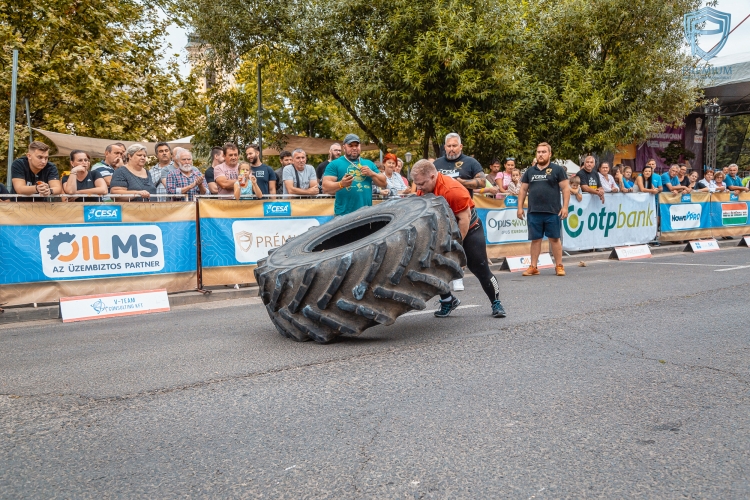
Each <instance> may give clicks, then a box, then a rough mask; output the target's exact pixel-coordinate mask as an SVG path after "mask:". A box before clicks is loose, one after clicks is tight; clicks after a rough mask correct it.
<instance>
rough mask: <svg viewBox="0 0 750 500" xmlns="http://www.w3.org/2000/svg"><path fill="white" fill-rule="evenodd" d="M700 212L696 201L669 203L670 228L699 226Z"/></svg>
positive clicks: (693, 227) (700, 209) (701, 211)
mask: <svg viewBox="0 0 750 500" xmlns="http://www.w3.org/2000/svg"><path fill="white" fill-rule="evenodd" d="M702 213H703V210H702V208H701V205H700V204H698V203H689V204H686V205H669V223H670V225H671V226H672V229H695V228H697V227H700V226H701V214H702Z"/></svg>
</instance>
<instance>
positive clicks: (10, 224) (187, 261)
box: [0, 193, 750, 305]
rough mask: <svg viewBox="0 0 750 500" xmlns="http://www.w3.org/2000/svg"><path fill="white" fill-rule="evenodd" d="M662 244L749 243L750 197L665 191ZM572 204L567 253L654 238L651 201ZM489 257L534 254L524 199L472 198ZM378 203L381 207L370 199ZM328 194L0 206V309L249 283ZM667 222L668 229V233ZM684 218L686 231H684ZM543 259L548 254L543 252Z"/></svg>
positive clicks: (329, 208)
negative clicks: (521, 215)
mask: <svg viewBox="0 0 750 500" xmlns="http://www.w3.org/2000/svg"><path fill="white" fill-rule="evenodd" d="M659 199H660V208H661V215H662V225H663V227H662V239H665V240H667V241H669V240H685V239H692V238H703V237H711V236H740V235H744V234H750V223H749V221H748V202H750V194H740V195H734V194H729V193H719V194H708V193H692V194H691V195H690V197H689V198H688V197H687V196H680V195H669V194H662V195H661V196H660V197H659ZM605 200H606V201H605V203H604V204H602V203H601V202H600V201H599V198H598V197H596V196H590V195H584V196H583V200H582V201H581V202H578V201H577V200H575V198H574V199H573V200H572V201H571V202H570V205H569V213H570V215H569V217H568V219H567V220H566V221H564V222H563V232H562V236H563V248H565V249H566V250H587V249H591V248H605V247H612V246H622V245H631V244H640V243H647V242H649V241H651V240H653V238H654V237H655V235H656V229H657V227H656V206H655V201H654V200H655V196H653V195H649V194H646V193H636V194H609V195H607V196H606V197H605ZM474 202H475V204H476V208H477V214H478V215H479V217H480V218H481V220H482V223H483V225H484V228H485V234H486V242H487V253H488V256H489V257H490V258H495V259H497V258H501V257H507V256H514V255H525V254H528V251H529V250H528V249H529V246H528V245H529V244H528V240H527V229H526V221H525V220H520V219H518V218H517V207H518V199H517V198H516V197H513V196H507V197H505V198H504V199H494V198H486V197H475V199H474ZM375 203H379V201H375ZM333 205H334V200H333V198H331V197H310V198H297V199H291V198H277V199H273V198H269V199H261V200H241V201H237V200H233V199H218V198H215V197H197V199H196V201H195V202H160V203H117V202H107V203H39V202H37V203H0V266H1V268H2V274H0V304H7V305H20V304H29V303H40V302H55V301H58V300H59V299H60V297H65V296H74V295H93V294H99V293H111V292H127V291H134V290H143V289H154V288H166V289H167V291H169V292H177V291H184V290H191V289H195V288H202V287H203V286H217V285H233V284H237V283H254V282H255V278H254V275H253V269H254V268H255V267H256V264H257V262H258V260H260V259H262V258H263V257H265V256H267V255H268V252H269V250H272V249H274V248H277V247H279V246H281V245H283V244H284V243H285V242H286V240H288V239H289V238H291V237H294V236H297V235H299V234H301V233H303V232H304V231H306V230H307V229H309V228H310V227H313V226H317V225H320V224H324V223H325V222H327V221H329V220H330V219H332V218H333ZM665 219H666V225H665ZM688 221H689V224H688ZM543 251H548V249H547V248H546V242H545V248H544V249H543Z"/></svg>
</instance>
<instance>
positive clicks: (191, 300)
mask: <svg viewBox="0 0 750 500" xmlns="http://www.w3.org/2000/svg"><path fill="white" fill-rule="evenodd" d="M718 242H719V246H720V247H721V248H734V247H736V246H737V245H738V244H739V240H738V239H736V238H735V239H733V240H718ZM685 247H686V244H684V243H679V244H676V243H662V244H661V246H659V247H651V253H652V254H653V255H665V254H673V253H679V252H682V251H683V250H684V249H685ZM610 253H611V249H610V250H603V251H596V252H591V251H584V252H573V253H571V254H570V255H564V256H563V262H564V263H566V264H573V263H576V262H581V261H584V262H586V261H592V260H602V259H607V258H608V257H609V255H610ZM502 263H503V259H495V260H493V261H492V263H491V264H490V269H492V271H500V266H501V265H502ZM466 272H467V274H469V271H468V270H466ZM257 295H258V287H257V286H254V285H253V286H248V287H242V288H239V289H236V288H233V287H231V288H230V287H212V289H211V293H209V294H204V293H201V292H198V291H187V292H178V293H173V294H170V295H169V305H170V306H171V307H175V306H184V305H189V304H201V303H205V302H216V301H219V300H230V299H239V298H250V297H257ZM3 309H4V310H5V312H3V313H0V325H3V324H7V323H23V322H26V321H38V320H45V319H59V318H60V308H59V306H58V305H57V304H56V303H55V304H49V303H48V304H42V305H39V304H38V305H37V307H33V306H30V305H24V306H11V307H5V308H3Z"/></svg>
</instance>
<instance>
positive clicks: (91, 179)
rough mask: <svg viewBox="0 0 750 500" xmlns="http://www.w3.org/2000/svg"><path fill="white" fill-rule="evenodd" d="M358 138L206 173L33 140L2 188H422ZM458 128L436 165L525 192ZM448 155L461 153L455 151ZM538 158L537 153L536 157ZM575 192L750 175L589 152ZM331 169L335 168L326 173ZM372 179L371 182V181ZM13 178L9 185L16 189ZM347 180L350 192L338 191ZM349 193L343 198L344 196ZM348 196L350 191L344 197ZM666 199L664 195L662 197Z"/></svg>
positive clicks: (214, 160) (130, 150)
mask: <svg viewBox="0 0 750 500" xmlns="http://www.w3.org/2000/svg"><path fill="white" fill-rule="evenodd" d="M359 146H360V140H359V137H357V136H356V135H355V134H349V135H347V136H346V138H345V139H344V141H342V144H339V143H335V144H333V145H332V146H331V147H330V149H329V154H328V158H327V159H326V160H325V161H323V162H321V163H320V164H319V165H317V167H313V165H311V164H309V163H308V156H307V154H306V152H305V151H304V150H303V149H295V150H294V151H291V152H289V151H281V153H280V154H279V161H280V163H281V167H279V168H278V169H276V170H274V169H273V168H271V167H270V166H269V165H267V164H265V163H263V161H262V158H261V152H260V148H259V147H258V146H257V145H255V144H250V145H248V146H247V147H246V148H245V151H244V153H245V154H244V159H241V155H240V148H239V147H238V146H236V145H235V144H232V143H227V144H224V146H223V147H214V148H212V149H211V152H210V155H209V165H208V168H207V169H206V171H205V173H203V172H201V171H200V170H199V169H198V168H197V167H196V166H194V165H193V156H192V153H191V152H190V151H189V150H187V149H184V148H179V147H177V148H174V149H172V148H171V147H170V146H169V144H167V143H166V142H159V143H157V144H156V147H155V153H156V161H157V163H156V164H155V165H154V166H152V167H151V168H150V169H147V168H146V164H147V161H148V152H147V150H146V147H145V146H143V145H141V144H138V143H136V144H132V145H131V146H129V147H126V146H125V145H124V144H122V143H114V144H110V145H109V146H107V148H106V150H105V152H104V158H102V159H101V161H99V162H97V163H96V164H94V165H91V158H90V157H89V154H88V153H86V152H85V151H80V150H74V151H72V152H71V153H70V157H69V162H70V169H69V173H66V174H67V175H64V176H63V177H62V179H60V178H59V174H58V169H57V167H56V166H55V165H54V164H52V163H50V161H49V152H50V148H49V146H47V145H46V144H44V143H42V142H32V143H31V144H30V145H29V148H28V151H27V153H26V154H25V155H24V156H21V157H20V158H18V159H16V160H15V161H14V162H13V164H12V166H11V182H12V185H11V186H8V187H6V186H5V185H3V184H0V195H9V194H18V195H38V196H41V197H45V198H46V197H52V196H62V195H65V196H63V199H64V200H66V201H84V200H85V199H88V201H96V200H99V199H103V200H111V199H118V198H120V199H122V198H128V199H130V200H131V201H144V200H151V201H154V200H156V201H164V200H170V199H178V200H189V201H192V200H194V199H195V197H196V196H197V195H218V196H219V197H224V198H234V199H238V200H239V199H258V198H262V197H264V196H266V197H268V196H279V195H295V196H316V195H319V194H329V195H336V197H337V204H339V207H338V211H337V213H345V212H348V211H351V210H353V209H355V207H356V208H358V207H359V206H363V205H367V204H369V203H371V200H372V196H373V195H375V196H381V197H391V196H404V195H407V194H413V193H416V187H415V185H414V183H413V182H411V181H410V179H407V177H406V176H405V174H406V175H408V173H407V172H405V171H404V170H405V169H404V162H403V160H402V159H400V158H398V157H397V156H396V155H395V154H393V153H387V154H385V155H384V156H383V159H382V163H381V162H371V161H369V160H366V159H364V158H361V157H360V155H359V153H360V147H359ZM461 149H462V146H461V144H460V137H459V136H458V134H448V135H447V136H446V140H445V151H446V156H443V157H441V158H438V159H430V160H429V161H431V162H432V163H434V164H435V167H436V169H437V171H438V172H441V173H442V174H444V175H448V176H450V177H453V178H455V179H456V180H457V181H458V182H459V183H460V184H462V185H463V186H464V187H465V188H466V189H467V190H468V191H469V193H470V194H472V195H474V196H476V195H480V196H489V197H495V198H504V197H505V196H518V195H519V193H520V189H521V177H522V175H523V173H524V171H525V170H526V169H523V170H521V169H520V168H519V167H518V166H517V165H516V159H515V158H513V157H507V158H504V159H503V160H502V161H501V160H499V159H494V160H492V161H491V162H490V164H489V173H487V174H485V170H484V169H483V168H482V167H481V165H480V164H479V162H477V161H476V160H475V159H474V158H473V157H471V156H466V155H464V154H463V152H462V150H461ZM448 158H455V159H451V160H448ZM535 162H536V160H534V163H535ZM568 175H569V180H570V194H571V196H572V197H574V198H576V199H577V200H579V201H580V200H581V199H582V196H583V194H584V193H587V194H590V195H593V196H597V197H599V198H600V199H601V200H602V202H603V201H604V200H605V197H606V196H607V194H609V193H638V192H645V193H652V194H658V193H660V192H665V193H675V194H677V193H680V194H682V193H691V192H708V193H721V192H727V191H730V192H745V191H748V190H750V188H749V187H748V181H749V180H750V177H744V178H742V177H740V175H739V168H738V166H737V165H735V164H732V165H728V166H726V167H724V168H723V169H721V170H716V171H713V170H706V171H705V173H704V176H703V178H700V174H699V172H697V171H694V170H693V171H690V170H689V169H688V168H687V165H685V164H673V165H671V166H670V167H669V169H668V171H666V172H664V173H662V174H659V173H657V172H656V160H654V159H651V160H649V161H648V163H647V164H646V166H645V167H644V169H643V171H642V172H635V171H634V170H633V168H632V167H631V166H626V165H620V164H618V165H615V166H614V168H613V167H611V165H610V164H609V163H608V162H601V163H600V164H599V165H598V167H597V165H596V159H595V158H594V157H593V156H587V157H586V158H585V159H584V161H583V164H582V165H581V168H580V170H579V171H578V172H577V173H574V174H568ZM326 177H328V178H329V180H328V182H327V181H326ZM365 186H366V187H365ZM8 188H10V189H8ZM341 190H345V191H346V196H344V195H340V194H337V193H338V192H339V191H341ZM340 198H341V201H340V200H339V199H340ZM29 199H30V198H28V197H23V196H21V197H18V198H14V197H12V196H5V197H3V198H0V200H2V201H10V200H15V201H28V200H29ZM344 199H345V200H346V201H344ZM657 206H658V205H657Z"/></svg>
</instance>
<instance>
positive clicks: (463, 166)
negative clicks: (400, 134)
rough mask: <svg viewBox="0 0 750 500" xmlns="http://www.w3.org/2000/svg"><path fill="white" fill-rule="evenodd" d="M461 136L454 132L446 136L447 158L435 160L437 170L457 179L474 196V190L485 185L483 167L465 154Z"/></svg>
mask: <svg viewBox="0 0 750 500" xmlns="http://www.w3.org/2000/svg"><path fill="white" fill-rule="evenodd" d="M463 149H464V146H463V144H461V136H460V135H458V134H456V133H455V132H452V133H450V134H448V135H446V136H445V156H443V157H440V158H438V159H437V160H435V168H436V169H437V171H438V172H440V173H441V174H443V175H447V176H448V177H451V178H453V179H456V180H457V181H458V182H459V184H461V185H462V186H463V187H465V188H466V189H467V190H468V191H469V195H470V196H473V195H474V189H482V188H483V187H484V185H485V181H484V170H482V165H480V164H479V162H478V161H477V160H475V159H474V158H472V157H471V156H466V155H465V154H463Z"/></svg>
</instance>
